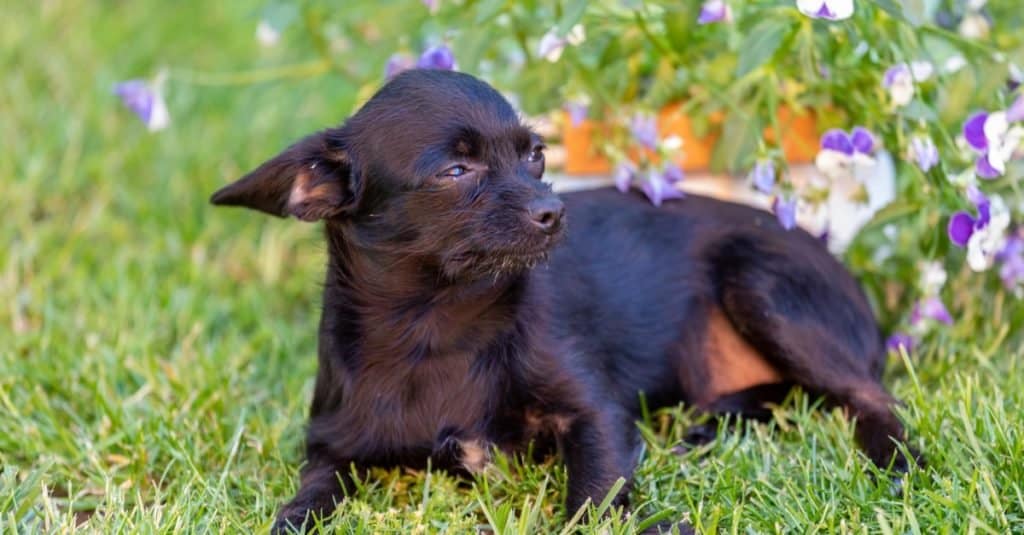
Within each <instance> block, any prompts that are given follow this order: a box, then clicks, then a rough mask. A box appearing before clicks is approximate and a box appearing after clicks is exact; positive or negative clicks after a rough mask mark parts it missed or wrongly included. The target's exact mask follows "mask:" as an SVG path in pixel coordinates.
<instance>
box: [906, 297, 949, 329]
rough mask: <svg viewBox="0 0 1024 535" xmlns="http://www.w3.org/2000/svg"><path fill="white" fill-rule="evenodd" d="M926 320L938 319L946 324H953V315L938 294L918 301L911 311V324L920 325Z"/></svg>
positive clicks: (913, 325)
mask: <svg viewBox="0 0 1024 535" xmlns="http://www.w3.org/2000/svg"><path fill="white" fill-rule="evenodd" d="M926 321H937V322H939V323H944V324H946V325H952V324H953V316H952V315H951V314H950V313H949V310H948V309H947V308H946V305H945V304H944V303H943V302H942V299H940V298H939V297H938V296H928V297H925V298H923V299H921V300H919V301H918V302H917V303H914V308H913V309H912V310H911V311H910V325H911V326H912V327H920V326H922V325H924V323H925V322H926Z"/></svg>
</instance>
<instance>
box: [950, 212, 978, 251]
mask: <svg viewBox="0 0 1024 535" xmlns="http://www.w3.org/2000/svg"><path fill="white" fill-rule="evenodd" d="M946 233H947V234H949V240H950V241H951V242H953V244H954V245H956V246H957V247H964V246H966V245H967V241H968V240H970V239H971V234H974V218H973V217H971V214H968V213H967V212H964V211H960V212H956V213H955V214H953V215H952V216H951V217H950V218H949V226H948V227H946Z"/></svg>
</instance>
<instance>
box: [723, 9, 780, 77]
mask: <svg viewBox="0 0 1024 535" xmlns="http://www.w3.org/2000/svg"><path fill="white" fill-rule="evenodd" d="M791 29H792V26H791V24H790V23H789V22H787V21H785V20H779V19H768V20H764V21H761V22H760V23H758V24H757V26H754V29H753V30H751V31H750V36H749V37H748V38H747V42H746V43H745V44H744V46H743V48H742V49H741V50H740V57H739V64H738V65H737V66H736V76H743V75H745V74H747V73H748V72H750V71H752V70H754V69H756V68H758V67H760V66H761V65H763V64H764V63H765V62H766V61H768V60H769V59H770V58H771V57H772V55H774V54H775V52H776V51H777V50H778V49H779V46H780V45H781V44H782V41H783V39H785V38H786V36H787V35H789V32H790V31H791Z"/></svg>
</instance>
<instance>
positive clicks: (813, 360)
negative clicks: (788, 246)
mask: <svg viewBox="0 0 1024 535" xmlns="http://www.w3.org/2000/svg"><path fill="white" fill-rule="evenodd" d="M747 258H749V257H747ZM732 260H733V261H732V262H729V264H728V267H726V266H724V265H723V266H722V268H723V270H722V271H721V272H720V274H721V275H722V276H721V278H720V280H719V285H718V289H719V301H720V304H721V307H722V309H723V311H724V312H725V314H726V316H727V317H728V318H729V320H730V321H731V322H732V324H733V325H734V326H735V328H736V330H737V331H738V332H739V333H740V335H741V336H743V337H744V338H745V339H746V340H747V341H748V342H749V343H750V344H751V345H752V346H753V347H755V348H756V349H757V350H758V351H759V352H761V353H762V354H764V356H765V357H766V358H767V359H768V360H769V361H770V362H771V363H772V364H774V365H775V366H776V367H777V368H778V369H779V371H780V372H781V373H782V374H783V375H784V376H785V377H786V379H787V380H790V381H792V382H794V383H796V384H799V385H801V386H802V387H804V388H805V389H806V390H807V391H809V392H811V393H813V394H817V395H822V396H824V397H825V398H826V400H827V401H829V402H831V403H835V404H837V405H840V406H842V407H844V408H845V409H846V410H847V411H848V413H849V414H850V415H851V416H853V417H855V418H856V420H857V421H856V426H855V436H856V438H857V441H858V443H859V444H860V446H861V448H862V449H863V450H864V452H865V453H866V454H867V456H868V457H869V458H870V459H871V460H872V462H874V463H875V464H876V465H877V466H879V467H881V468H886V467H888V466H890V465H891V466H892V467H893V468H894V469H895V470H898V471H906V470H907V469H908V467H909V464H910V462H913V461H918V460H919V456H918V455H917V454H916V453H913V452H912V455H913V456H914V457H915V459H913V461H911V460H908V459H906V458H905V457H904V456H903V454H902V453H901V452H900V449H899V447H898V444H899V443H901V442H903V441H905V440H906V433H905V431H904V429H903V425H902V423H901V422H900V421H899V419H898V418H897V417H896V415H895V414H894V413H893V411H892V407H893V405H895V404H896V403H897V401H896V400H895V398H893V397H892V396H891V395H890V394H889V393H888V392H887V391H886V390H885V387H883V386H882V384H881V382H880V377H879V375H880V374H879V370H880V369H881V366H880V363H881V362H882V360H883V359H884V355H885V347H884V342H883V341H882V337H881V334H880V333H879V332H878V328H877V324H876V323H875V320H874V317H873V315H872V314H871V311H870V308H868V305H867V302H866V300H864V299H863V297H862V295H861V294H860V293H859V290H854V289H851V288H850V285H853V284H855V283H853V281H852V279H849V278H848V277H847V276H845V273H840V274H836V275H835V278H836V279H837V280H831V277H829V276H826V275H824V274H822V273H821V272H819V271H815V270H812V269H808V268H806V267H804V266H798V265H795V264H796V262H794V261H792V260H789V259H783V258H780V257H775V258H772V259H771V260H772V262H770V263H768V262H763V259H762V263H758V264H756V265H755V264H754V263H753V262H748V263H744V262H742V261H739V262H737V261H736V260H737V259H735V258H734V259H732ZM766 265H771V269H768V268H764V267H762V266H766ZM837 269H838V268H837ZM847 279H849V280H847ZM844 284H845V286H844Z"/></svg>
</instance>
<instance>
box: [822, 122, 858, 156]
mask: <svg viewBox="0 0 1024 535" xmlns="http://www.w3.org/2000/svg"><path fill="white" fill-rule="evenodd" d="M821 148H822V149H823V150H833V151H836V152H840V153H843V154H845V155H847V156H853V152H854V147H853V141H852V140H851V139H850V136H849V135H848V134H847V133H846V132H845V131H843V130H840V129H838V128H833V129H832V130H829V131H827V132H825V133H824V134H822V136H821Z"/></svg>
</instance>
